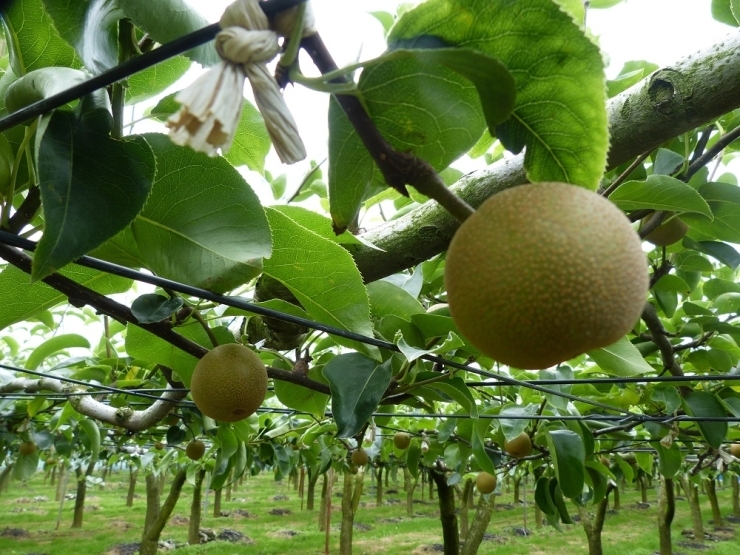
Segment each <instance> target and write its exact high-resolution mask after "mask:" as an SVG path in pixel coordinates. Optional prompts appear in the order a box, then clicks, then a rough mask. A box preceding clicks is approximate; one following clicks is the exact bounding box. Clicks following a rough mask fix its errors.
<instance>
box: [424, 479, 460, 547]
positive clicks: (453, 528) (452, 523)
mask: <svg viewBox="0 0 740 555" xmlns="http://www.w3.org/2000/svg"><path fill="white" fill-rule="evenodd" d="M429 475H430V476H431V478H432V480H434V483H435V484H436V486H437V496H438V497H439V518H440V520H441V521H442V537H443V539H444V555H458V552H459V551H460V537H459V535H458V532H457V516H456V515H455V492H454V490H453V488H451V487H450V486H449V485H447V477H446V476H445V475H444V473H442V472H437V471H435V470H431V471H430V472H429Z"/></svg>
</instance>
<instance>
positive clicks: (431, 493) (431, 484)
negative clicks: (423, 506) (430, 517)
mask: <svg viewBox="0 0 740 555" xmlns="http://www.w3.org/2000/svg"><path fill="white" fill-rule="evenodd" d="M429 501H434V480H432V477H431V476H430V477H429Z"/></svg>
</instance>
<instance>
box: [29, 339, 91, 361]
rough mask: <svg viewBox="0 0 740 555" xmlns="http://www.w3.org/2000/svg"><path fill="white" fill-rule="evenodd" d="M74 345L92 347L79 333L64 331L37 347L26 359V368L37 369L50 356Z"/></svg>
mask: <svg viewBox="0 0 740 555" xmlns="http://www.w3.org/2000/svg"><path fill="white" fill-rule="evenodd" d="M73 347H82V348H85V349H89V348H90V342H89V341H88V340H87V339H86V338H85V337H82V336H81V335H79V334H76V333H64V334H62V335H55V336H54V337H51V338H50V339H47V340H46V341H44V342H43V343H42V344H41V345H39V346H38V347H36V348H35V349H34V350H33V352H32V353H31V354H30V355H28V358H27V359H26V364H25V368H28V369H29V370H36V368H38V367H39V366H40V365H41V363H42V362H44V360H46V359H47V358H49V357H50V356H52V355H54V354H56V353H58V352H59V351H63V350H65V349H71V348H73Z"/></svg>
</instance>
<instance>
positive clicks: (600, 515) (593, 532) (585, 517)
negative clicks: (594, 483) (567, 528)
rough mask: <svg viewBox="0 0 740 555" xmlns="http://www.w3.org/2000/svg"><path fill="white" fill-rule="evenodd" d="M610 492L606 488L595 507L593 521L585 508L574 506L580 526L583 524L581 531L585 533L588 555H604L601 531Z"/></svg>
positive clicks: (609, 488) (608, 488)
mask: <svg viewBox="0 0 740 555" xmlns="http://www.w3.org/2000/svg"><path fill="white" fill-rule="evenodd" d="M610 490H611V487H607V490H606V495H605V496H604V499H602V500H601V501H599V504H598V505H597V506H596V514H595V515H594V518H593V519H592V518H591V517H590V516H589V514H588V511H586V507H584V506H583V505H576V506H577V507H578V514H579V515H580V517H581V524H583V530H584V532H586V538H587V539H588V555H604V550H603V547H602V545H601V531H602V530H603V529H604V520H605V519H606V508H607V507H608V506H609V493H610Z"/></svg>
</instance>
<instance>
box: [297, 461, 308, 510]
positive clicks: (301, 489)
mask: <svg viewBox="0 0 740 555" xmlns="http://www.w3.org/2000/svg"><path fill="white" fill-rule="evenodd" d="M305 484H306V467H305V466H303V465H301V481H300V483H299V484H298V496H299V497H300V498H301V510H303V502H304V501H305V495H304V494H305V489H304V486H305Z"/></svg>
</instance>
